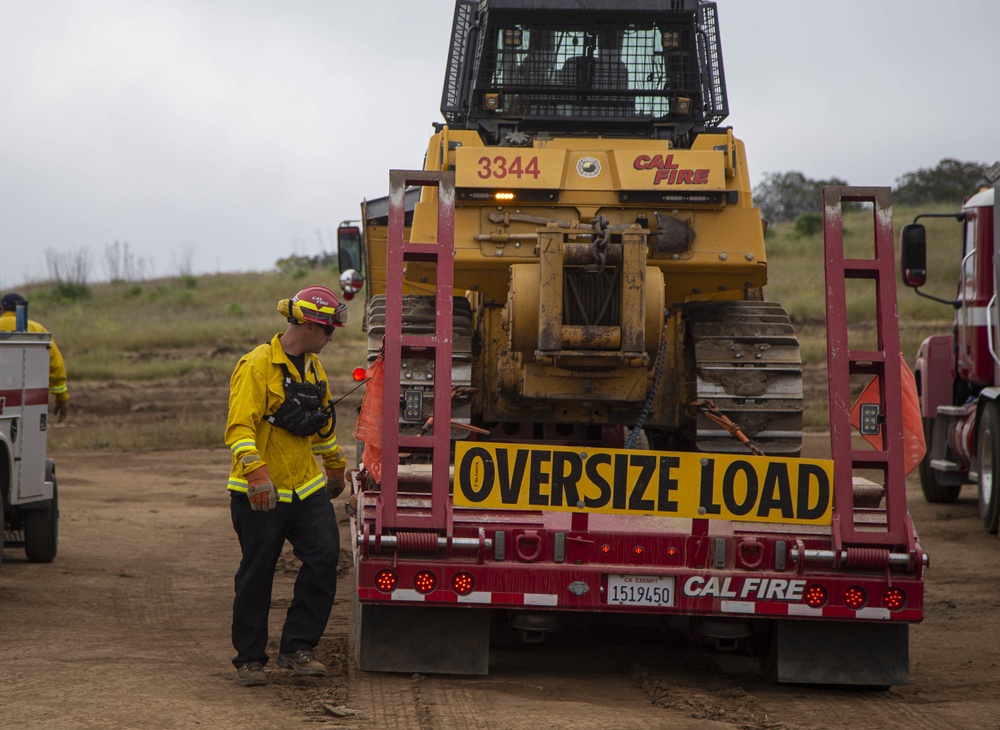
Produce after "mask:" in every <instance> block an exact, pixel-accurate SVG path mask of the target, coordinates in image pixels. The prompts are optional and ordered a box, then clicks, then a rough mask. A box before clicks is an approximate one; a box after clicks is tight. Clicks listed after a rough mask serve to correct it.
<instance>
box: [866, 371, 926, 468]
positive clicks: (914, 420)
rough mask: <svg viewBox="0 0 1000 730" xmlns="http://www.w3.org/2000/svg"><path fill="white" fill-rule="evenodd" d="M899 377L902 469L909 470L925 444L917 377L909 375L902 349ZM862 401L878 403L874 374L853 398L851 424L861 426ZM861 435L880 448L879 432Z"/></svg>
mask: <svg viewBox="0 0 1000 730" xmlns="http://www.w3.org/2000/svg"><path fill="white" fill-rule="evenodd" d="M899 370H900V376H901V377H900V381H901V385H902V395H903V470H904V472H905V473H907V474H909V473H910V472H911V471H913V470H914V469H916V468H917V465H919V464H920V460H921V459H923V458H924V454H925V453H926V451H927V444H926V443H924V427H923V421H922V420H921V418H920V399H919V397H918V396H917V381H916V379H915V378H914V377H913V372H912V371H911V370H910V367H909V366H908V365H907V364H906V360H904V359H903V355H902V353H900V355H899ZM863 403H877V404H881V393H880V392H879V387H878V378H877V377H875V378H872V382H870V383H868V385H867V386H865V389H864V390H863V391H861V395H860V396H858V400H857V402H856V403H855V404H854V407H853V408H851V425H852V426H854V428H856V429H858V430H859V431H860V430H861V425H860V424H861V405H862V404H863ZM862 438H863V439H864V440H865V441H867V442H868V443H870V444H871V445H872V446H874V447H875V448H876V449H878V450H880V451H881V450H882V434H881V433H879V434H878V435H876V436H864V435H863V436H862Z"/></svg>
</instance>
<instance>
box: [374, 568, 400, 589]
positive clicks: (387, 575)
mask: <svg viewBox="0 0 1000 730" xmlns="http://www.w3.org/2000/svg"><path fill="white" fill-rule="evenodd" d="M398 583H399V578H397V577H396V574H395V573H394V572H392V571H391V570H380V571H379V572H378V573H377V574H376V575H375V587H376V588H378V589H379V590H380V591H382V592H383V593H392V592H393V591H394V590H396V585H397V584H398Z"/></svg>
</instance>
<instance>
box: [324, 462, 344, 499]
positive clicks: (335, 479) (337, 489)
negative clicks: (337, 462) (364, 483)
mask: <svg viewBox="0 0 1000 730" xmlns="http://www.w3.org/2000/svg"><path fill="white" fill-rule="evenodd" d="M345 486H347V484H346V482H345V481H344V467H342V466H341V467H338V468H336V469H332V468H330V467H327V470H326V493H327V495H328V496H329V497H330V499H335V498H337V497H339V496H340V495H341V493H342V492H343V491H344V487H345Z"/></svg>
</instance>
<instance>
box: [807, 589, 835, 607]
mask: <svg viewBox="0 0 1000 730" xmlns="http://www.w3.org/2000/svg"><path fill="white" fill-rule="evenodd" d="M829 597H830V596H829V594H828V593H827V591H826V588H824V587H823V586H821V585H815V584H814V585H811V586H809V587H808V588H806V592H805V593H803V594H802V600H803V601H805V603H806V605H807V606H809V607H810V608H822V607H823V606H825V605H826V602H827V600H828V599H829Z"/></svg>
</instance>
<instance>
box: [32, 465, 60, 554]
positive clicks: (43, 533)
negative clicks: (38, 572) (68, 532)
mask: <svg viewBox="0 0 1000 730" xmlns="http://www.w3.org/2000/svg"><path fill="white" fill-rule="evenodd" d="M58 547H59V493H58V491H57V489H56V478H55V475H53V476H52V501H51V502H49V504H48V506H46V507H44V508H42V509H32V510H25V511H24V552H25V554H26V555H27V556H28V561H29V562H32V563H51V562H52V561H53V560H54V559H55V557H56V551H57V549H58Z"/></svg>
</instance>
